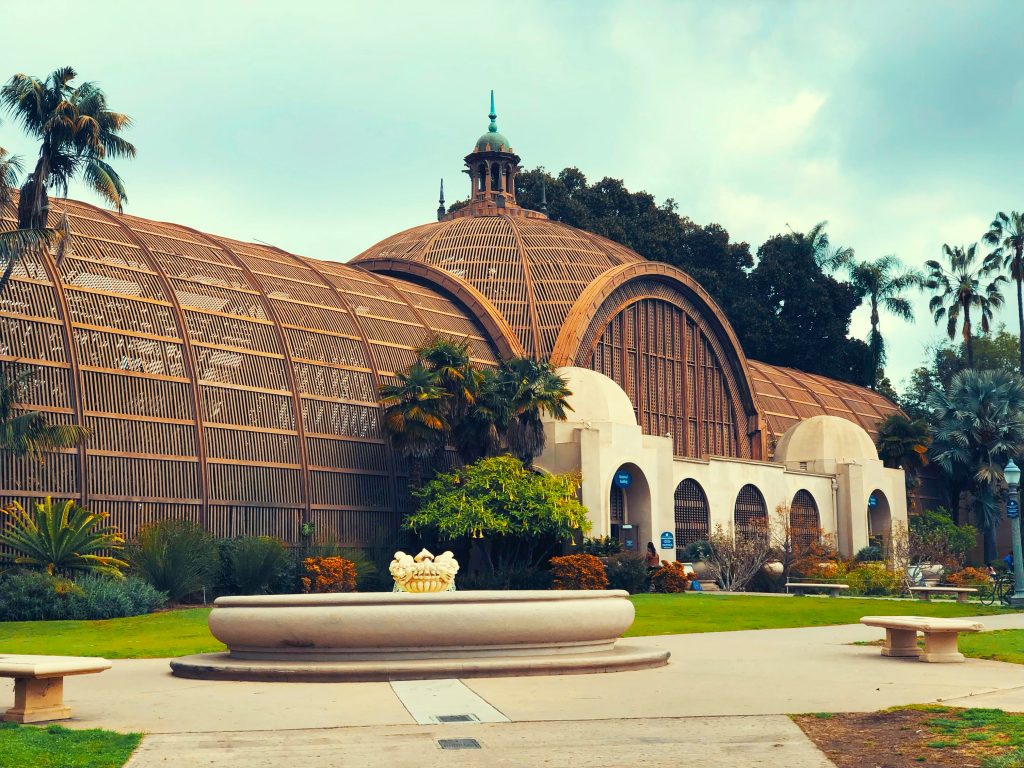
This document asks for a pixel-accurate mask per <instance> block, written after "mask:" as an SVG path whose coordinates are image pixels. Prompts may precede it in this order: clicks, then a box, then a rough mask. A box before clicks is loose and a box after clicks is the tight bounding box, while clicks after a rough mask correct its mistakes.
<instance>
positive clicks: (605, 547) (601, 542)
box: [579, 536, 622, 557]
mask: <svg viewBox="0 0 1024 768" xmlns="http://www.w3.org/2000/svg"><path fill="white" fill-rule="evenodd" d="M621 551H622V542H621V541H619V540H618V539H613V538H612V537H611V536H595V537H594V538H584V539H583V543H582V544H580V549H579V553H580V554H581V555H593V556H594V557H610V556H612V555H617V554H619V552H621Z"/></svg>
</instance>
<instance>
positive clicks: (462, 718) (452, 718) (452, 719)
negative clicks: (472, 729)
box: [433, 715, 480, 723]
mask: <svg viewBox="0 0 1024 768" xmlns="http://www.w3.org/2000/svg"><path fill="white" fill-rule="evenodd" d="M433 720H434V721H436V722H438V723H478V722H480V719H479V718H478V717H477V716H476V715H434V717H433Z"/></svg>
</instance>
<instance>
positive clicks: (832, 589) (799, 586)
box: [786, 581, 850, 597]
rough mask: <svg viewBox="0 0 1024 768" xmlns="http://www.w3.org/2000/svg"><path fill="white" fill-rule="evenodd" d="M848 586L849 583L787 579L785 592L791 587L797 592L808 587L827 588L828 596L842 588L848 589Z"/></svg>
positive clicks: (837, 592)
mask: <svg viewBox="0 0 1024 768" xmlns="http://www.w3.org/2000/svg"><path fill="white" fill-rule="evenodd" d="M849 588H850V585H849V584H825V583H820V582H812V581H806V582H798V581H787V582H786V593H787V594H788V593H789V590H791V589H795V590H797V591H798V592H802V591H805V590H808V589H825V590H828V596H829V597H835V596H836V595H838V594H839V593H840V592H841V591H842V590H844V589H849Z"/></svg>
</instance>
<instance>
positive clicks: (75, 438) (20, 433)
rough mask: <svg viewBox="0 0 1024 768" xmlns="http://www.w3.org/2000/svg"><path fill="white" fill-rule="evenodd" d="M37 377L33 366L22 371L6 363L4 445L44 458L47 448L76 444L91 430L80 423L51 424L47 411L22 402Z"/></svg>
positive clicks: (0, 391)
mask: <svg viewBox="0 0 1024 768" xmlns="http://www.w3.org/2000/svg"><path fill="white" fill-rule="evenodd" d="M34 378H35V372H34V371H33V370H32V369H30V368H26V369H24V370H22V371H20V372H19V371H16V370H14V369H13V368H6V367H5V368H4V369H3V371H2V372H0V449H2V450H7V451H10V452H12V453H13V454H14V455H15V456H28V457H31V458H33V459H38V460H39V461H42V459H43V453H44V452H45V451H49V450H53V449H56V448H73V447H74V446H75V445H77V444H78V443H80V442H81V441H82V440H84V439H85V438H87V437H88V436H89V430H88V429H86V428H85V427H81V426H78V425H77V424H51V423H50V422H49V421H48V420H47V417H46V415H45V414H43V413H41V412H39V411H32V410H28V409H26V408H24V406H22V405H20V403H21V402H22V401H23V400H24V399H25V395H26V391H27V389H28V388H29V386H31V384H32V380H33V379H34Z"/></svg>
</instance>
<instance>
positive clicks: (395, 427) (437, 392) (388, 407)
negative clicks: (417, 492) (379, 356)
mask: <svg viewBox="0 0 1024 768" xmlns="http://www.w3.org/2000/svg"><path fill="white" fill-rule="evenodd" d="M395 378H396V379H397V382H396V383H395V384H385V385H383V386H381V388H380V398H381V403H382V405H383V406H384V429H385V430H386V431H387V433H388V436H389V437H390V439H391V444H392V445H393V446H394V448H395V450H397V451H398V452H399V453H401V454H402V456H404V457H405V460H406V461H407V462H408V464H409V480H410V482H411V483H412V485H413V486H414V487H417V488H418V487H419V486H420V485H422V483H423V470H424V467H425V465H426V464H427V462H428V461H429V460H430V459H431V458H432V457H433V456H435V455H436V454H437V452H438V451H440V450H441V449H443V448H444V443H445V437H446V436H447V434H448V428H449V425H448V420H447V419H446V418H445V412H446V404H445V400H446V399H447V397H448V394H447V393H446V392H445V391H444V389H443V388H442V387H441V386H439V385H438V379H437V375H436V374H435V373H433V372H432V371H428V370H427V369H426V368H424V367H423V366H422V365H421V364H420V363H414V364H413V365H412V366H411V367H410V368H409V370H408V371H407V372H404V373H402V372H399V373H397V374H395Z"/></svg>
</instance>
